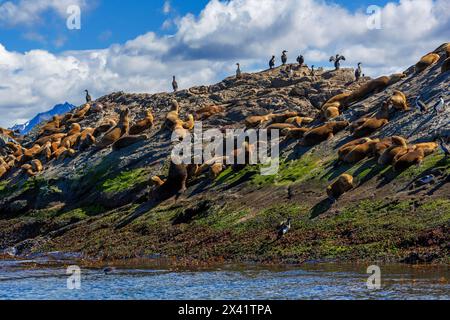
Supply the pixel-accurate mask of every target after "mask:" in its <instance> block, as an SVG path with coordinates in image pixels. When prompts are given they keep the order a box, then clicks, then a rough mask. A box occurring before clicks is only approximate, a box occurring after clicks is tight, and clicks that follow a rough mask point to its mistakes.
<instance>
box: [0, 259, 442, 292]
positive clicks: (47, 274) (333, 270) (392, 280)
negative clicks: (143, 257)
mask: <svg viewBox="0 0 450 320" xmlns="http://www.w3.org/2000/svg"><path fill="white" fill-rule="evenodd" d="M366 271H367V270H366V266H361V265H359V266H351V265H350V266H349V265H345V266H343V265H337V264H327V265H320V264H317V265H315V264H311V265H306V266H300V267H289V268H286V267H283V268H268V267H264V266H254V265H252V266H224V267H221V268H215V269H212V270H199V271H172V270H170V269H160V270H158V269H144V268H133V269H128V268H117V269H113V270H112V271H111V272H109V273H108V274H105V273H104V271H103V269H84V268H81V274H80V282H79V284H80V288H79V289H70V288H68V285H67V282H68V278H69V277H70V275H67V274H66V267H63V266H52V267H49V266H45V264H44V265H37V264H36V263H35V262H34V261H20V262H19V261H14V260H9V261H0V299H2V300H4V299H8V300H16V299H20V300H29V299H33V300H61V299H62V300H111V299H113V300H129V299H145V300H147V299H152V300H165V299H171V300H172V299H175V300H178V299H183V300H199V299H207V300H208V299H213V300H217V299H225V300H228V299H237V300H247V299H251V300H252V299H262V300H268V299H342V300H347V299H447V300H448V299H450V284H449V283H448V279H449V276H450V271H449V268H448V267H442V266H441V267H438V268H436V267H415V268H413V267H410V266H381V288H380V289H369V288H368V287H367V279H368V277H369V276H370V275H369V274H367V273H366ZM69 282H70V281H69ZM69 287H70V286H69Z"/></svg>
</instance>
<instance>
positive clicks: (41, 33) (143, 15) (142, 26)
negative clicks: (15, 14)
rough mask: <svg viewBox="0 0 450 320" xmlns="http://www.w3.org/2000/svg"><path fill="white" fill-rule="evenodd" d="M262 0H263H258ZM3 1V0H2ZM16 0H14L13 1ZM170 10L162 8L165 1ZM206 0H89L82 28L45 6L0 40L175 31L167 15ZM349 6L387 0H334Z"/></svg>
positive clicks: (85, 44)
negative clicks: (67, 23)
mask: <svg viewBox="0 0 450 320" xmlns="http://www.w3.org/2000/svg"><path fill="white" fill-rule="evenodd" d="M261 1H264V0H261ZM2 2H6V1H1V0H0V4H1V3H2ZM12 2H13V3H17V2H18V1H17V0H14V1H12ZM166 2H168V3H169V4H170V12H168V13H165V12H164V6H165V3H166ZM208 2H209V0H170V1H166V0H149V1H147V0H145V1H143V0H127V1H126V2H125V1H123V0H90V1H88V2H87V3H88V7H87V8H86V10H83V11H82V28H81V30H68V29H67V28H66V27H65V20H64V19H65V18H64V17H62V16H60V15H57V14H55V12H53V11H51V10H47V11H46V12H43V14H42V19H41V20H42V21H40V22H39V23H37V24H33V25H31V26H26V25H24V26H13V27H8V26H1V25H0V30H1V31H2V32H1V38H0V41H1V43H3V45H5V46H6V47H7V48H8V49H9V50H12V51H19V52H25V51H28V50H32V49H44V50H48V51H51V52H55V53H57V52H62V51H66V50H90V49H101V48H105V47H108V46H110V45H111V44H115V43H124V42H126V41H127V40H130V39H133V38H135V37H137V36H139V35H141V34H144V33H146V32H148V31H153V32H156V33H157V34H160V35H164V34H170V33H171V32H176V27H175V26H174V25H173V24H172V25H171V26H169V27H166V28H165V27H163V24H164V22H165V21H166V20H168V19H174V18H177V17H180V16H184V15H186V14H188V13H192V14H195V15H198V14H199V13H200V12H201V10H202V9H203V8H204V7H205V6H206V4H207V3H208ZM326 2H328V3H336V4H339V5H341V6H343V7H345V8H347V9H348V10H351V11H355V10H365V9H366V8H367V6H369V5H372V4H376V5H380V6H381V5H385V4H386V3H387V1H386V0H378V1H377V0H352V1H350V0H335V1H326Z"/></svg>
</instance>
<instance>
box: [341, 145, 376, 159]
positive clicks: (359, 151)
mask: <svg viewBox="0 0 450 320" xmlns="http://www.w3.org/2000/svg"><path fill="white" fill-rule="evenodd" d="M378 142H380V140H379V139H374V140H370V141H367V142H365V143H362V144H358V145H356V146H354V147H353V148H352V149H351V150H350V152H348V153H347V155H346V156H345V157H344V159H343V161H344V162H346V163H357V162H359V161H361V160H364V159H365V158H367V157H370V156H371V155H373V147H374V146H375V144H376V143H378Z"/></svg>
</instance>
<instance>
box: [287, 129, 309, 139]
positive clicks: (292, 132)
mask: <svg viewBox="0 0 450 320" xmlns="http://www.w3.org/2000/svg"><path fill="white" fill-rule="evenodd" d="M309 130H310V129H308V128H285V129H283V130H281V135H282V136H285V137H286V140H290V139H301V138H303V136H304V135H305V133H306V132H308V131H309Z"/></svg>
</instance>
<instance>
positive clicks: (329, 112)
mask: <svg viewBox="0 0 450 320" xmlns="http://www.w3.org/2000/svg"><path fill="white" fill-rule="evenodd" d="M340 114H341V113H340V112H339V108H336V107H328V108H327V109H326V110H325V112H324V118H325V120H326V121H328V120H331V119H334V118H337V117H339V116H340Z"/></svg>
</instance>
